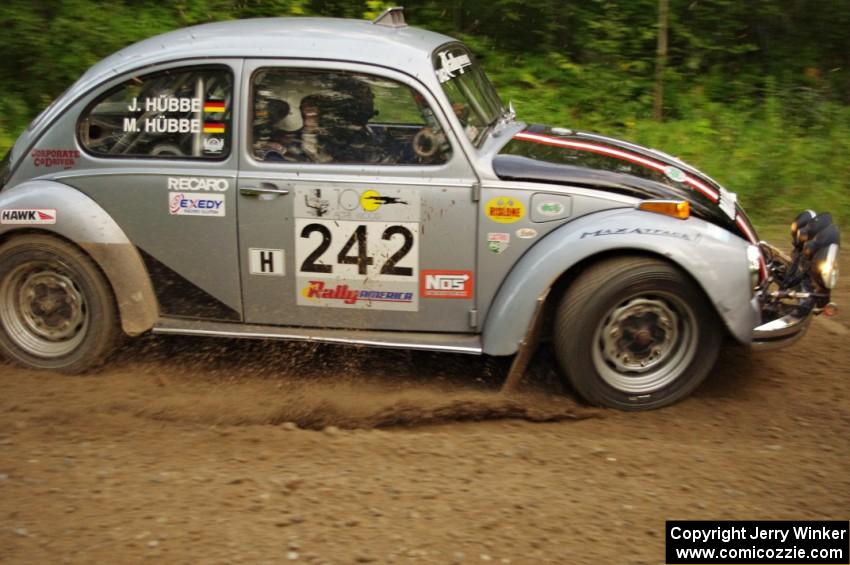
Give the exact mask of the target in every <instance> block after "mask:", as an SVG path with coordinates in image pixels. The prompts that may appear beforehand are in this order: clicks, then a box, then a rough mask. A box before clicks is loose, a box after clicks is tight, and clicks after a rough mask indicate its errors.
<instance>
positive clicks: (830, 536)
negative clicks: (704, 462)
mask: <svg viewBox="0 0 850 565" xmlns="http://www.w3.org/2000/svg"><path fill="white" fill-rule="evenodd" d="M665 538H666V561H667V563H668V564H670V565H674V564H687V565H698V564H702V563H735V564H742V565H743V564H750V563H752V564H758V565H766V564H771V565H772V564H774V563H789V564H790V563H802V564H812V565H831V564H833V563H835V564H848V563H850V524H848V522H838V521H755V520H746V521H721V522H718V521H710V520H669V521H668V522H667V531H666V535H665Z"/></svg>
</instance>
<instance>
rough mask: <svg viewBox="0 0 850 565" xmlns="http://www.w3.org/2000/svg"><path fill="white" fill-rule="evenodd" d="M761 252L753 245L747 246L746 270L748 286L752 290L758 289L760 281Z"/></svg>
mask: <svg viewBox="0 0 850 565" xmlns="http://www.w3.org/2000/svg"><path fill="white" fill-rule="evenodd" d="M761 261H762V259H761V250H760V249H759V248H758V247H757V246H755V245H748V246H747V268H748V269H749V271H750V285H751V287H752V288H753V289H755V288H756V287H758V285H759V281H760V280H761V277H760V273H761Z"/></svg>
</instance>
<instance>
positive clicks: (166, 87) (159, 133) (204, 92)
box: [77, 67, 233, 159]
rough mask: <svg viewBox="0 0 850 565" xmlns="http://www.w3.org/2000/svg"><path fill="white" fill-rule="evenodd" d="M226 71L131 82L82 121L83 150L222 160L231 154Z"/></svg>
mask: <svg viewBox="0 0 850 565" xmlns="http://www.w3.org/2000/svg"><path fill="white" fill-rule="evenodd" d="M232 100H233V77H232V75H231V73H230V71H229V70H228V69H225V68H221V67H213V68H211V67H202V68H192V69H175V70H169V71H165V72H159V73H153V74H148V75H141V76H138V77H133V78H131V79H130V80H128V81H126V82H125V83H123V84H122V85H120V86H118V87H115V88H113V89H111V90H109V91H108V92H106V93H105V94H103V95H102V96H101V97H99V98H98V99H97V100H95V101H94V103H92V104H91V105H90V106H89V107H88V109H87V110H86V111H85V112H83V114H82V116H81V117H80V121H79V125H78V128H77V131H78V136H79V139H80V144H81V145H82V147H84V148H85V149H86V150H87V151H88V152H89V153H92V154H94V155H97V156H103V157H134V158H136V157H149V158H160V159H181V158H186V159H223V158H225V157H226V156H227V155H228V154H229V153H230V144H231V135H230V129H231V128H230V123H231V118H230V117H231V113H232V112H231V106H232Z"/></svg>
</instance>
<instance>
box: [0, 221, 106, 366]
mask: <svg viewBox="0 0 850 565" xmlns="http://www.w3.org/2000/svg"><path fill="white" fill-rule="evenodd" d="M118 336H119V325H118V316H117V310H116V307H115V300H114V297H113V295H112V292H111V288H110V287H109V284H108V283H107V281H106V280H105V278H104V276H103V274H101V272H100V270H99V269H98V268H97V266H96V265H95V264H94V263H93V262H92V260H91V259H90V258H89V257H88V256H87V255H86V254H85V253H83V252H82V251H80V250H79V249H78V248H76V247H74V246H73V245H71V244H69V243H67V242H65V241H62V240H60V239H57V238H54V237H50V236H48V235H41V234H37V235H36V234H31V235H25V236H19V237H13V238H12V239H10V240H9V241H7V242H5V243H4V244H3V245H0V353H2V354H3V355H4V356H5V357H7V358H8V359H10V360H11V361H14V362H15V363H17V364H19V365H23V366H25V367H30V368H33V369H50V370H54V371H61V372H64V373H80V372H83V371H86V370H87V369H90V368H93V367H95V366H97V365H99V364H100V363H102V362H103V360H104V359H105V358H106V357H107V356H108V355H109V353H110V352H111V351H112V350H113V348H114V346H115V344H116V342H117V339H118Z"/></svg>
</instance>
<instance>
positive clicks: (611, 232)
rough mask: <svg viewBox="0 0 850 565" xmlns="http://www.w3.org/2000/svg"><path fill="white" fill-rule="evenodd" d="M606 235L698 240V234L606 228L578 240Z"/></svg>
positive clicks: (585, 233) (646, 229)
mask: <svg viewBox="0 0 850 565" xmlns="http://www.w3.org/2000/svg"><path fill="white" fill-rule="evenodd" d="M606 235H658V236H662V237H672V238H675V239H681V240H683V241H690V242H694V243H695V242H697V241H699V240H700V237H701V236H700V234H698V233H697V234H687V233H682V232H676V231H670V230H662V229H658V228H614V229H610V228H606V229H601V230H596V231H586V232H584V233H582V234H581V237H580V238H579V239H584V238H586V237H601V236H606Z"/></svg>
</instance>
